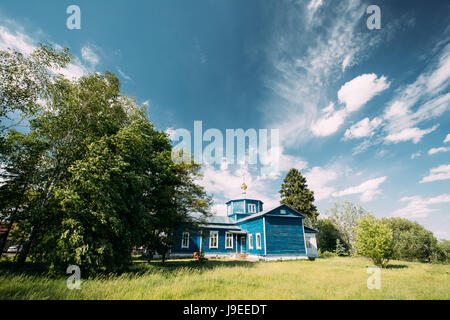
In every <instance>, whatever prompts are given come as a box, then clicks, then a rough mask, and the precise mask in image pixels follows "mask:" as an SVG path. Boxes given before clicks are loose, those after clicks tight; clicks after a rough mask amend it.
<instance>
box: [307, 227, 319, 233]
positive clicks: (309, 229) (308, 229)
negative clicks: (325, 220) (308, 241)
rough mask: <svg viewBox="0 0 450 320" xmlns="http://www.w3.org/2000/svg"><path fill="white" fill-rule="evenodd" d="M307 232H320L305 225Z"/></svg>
mask: <svg viewBox="0 0 450 320" xmlns="http://www.w3.org/2000/svg"><path fill="white" fill-rule="evenodd" d="M305 232H306V233H317V232H319V230H316V229H313V228H310V227H307V226H305Z"/></svg>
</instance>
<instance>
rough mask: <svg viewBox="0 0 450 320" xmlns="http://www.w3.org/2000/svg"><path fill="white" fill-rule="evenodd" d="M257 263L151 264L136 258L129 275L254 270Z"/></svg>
mask: <svg viewBox="0 0 450 320" xmlns="http://www.w3.org/2000/svg"><path fill="white" fill-rule="evenodd" d="M254 265H255V262H251V261H244V260H225V259H224V260H219V259H208V260H206V261H203V262H200V261H198V260H192V259H189V260H188V259H179V260H168V261H166V262H164V263H162V261H161V260H152V261H151V262H150V264H149V263H148V262H147V261H146V260H145V259H143V258H134V259H133V264H132V266H131V267H130V270H128V271H127V273H135V274H141V273H147V272H152V271H156V272H158V271H160V272H177V271H181V270H186V269H192V270H193V271H194V270H195V271H206V270H213V269H216V268H234V267H244V268H252V267H254Z"/></svg>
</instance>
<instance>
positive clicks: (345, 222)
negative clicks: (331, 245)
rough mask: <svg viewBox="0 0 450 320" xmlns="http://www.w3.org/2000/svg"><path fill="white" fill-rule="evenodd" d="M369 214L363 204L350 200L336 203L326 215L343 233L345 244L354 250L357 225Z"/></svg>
mask: <svg viewBox="0 0 450 320" xmlns="http://www.w3.org/2000/svg"><path fill="white" fill-rule="evenodd" d="M368 214H369V213H368V212H367V211H366V210H365V209H364V208H363V207H362V206H361V205H356V204H354V203H352V202H350V201H344V202H341V203H335V204H334V205H333V207H332V208H330V209H328V210H327V212H326V215H327V216H328V217H329V219H330V221H331V222H332V223H333V225H334V226H335V227H336V228H337V230H338V231H339V234H340V235H341V238H340V241H341V240H342V242H343V245H344V246H345V247H346V248H348V249H349V250H350V251H354V250H353V242H354V239H355V227H356V225H357V224H358V222H359V220H361V219H362V218H364V217H366V216H367V215H368Z"/></svg>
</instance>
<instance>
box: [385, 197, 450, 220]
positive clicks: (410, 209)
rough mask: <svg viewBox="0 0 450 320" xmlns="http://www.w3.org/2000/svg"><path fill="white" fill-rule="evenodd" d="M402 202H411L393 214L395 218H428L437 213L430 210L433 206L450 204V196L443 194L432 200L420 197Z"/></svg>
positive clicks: (402, 199) (403, 199) (409, 198)
mask: <svg viewBox="0 0 450 320" xmlns="http://www.w3.org/2000/svg"><path fill="white" fill-rule="evenodd" d="M400 201H401V202H409V203H408V205H407V206H406V207H404V208H401V209H398V210H396V211H394V212H393V213H392V215H393V216H396V217H403V218H426V217H427V216H428V214H429V213H431V212H435V211H437V210H436V209H433V208H430V205H433V204H442V203H449V202H450V194H442V195H439V196H437V197H432V198H425V199H424V198H422V197H420V196H413V197H404V198H401V199H400Z"/></svg>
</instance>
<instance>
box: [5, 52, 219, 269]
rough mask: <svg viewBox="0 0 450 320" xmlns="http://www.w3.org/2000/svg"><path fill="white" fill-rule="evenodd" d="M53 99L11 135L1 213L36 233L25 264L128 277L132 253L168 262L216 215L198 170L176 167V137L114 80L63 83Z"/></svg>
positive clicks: (51, 88) (50, 85)
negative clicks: (177, 246)
mask: <svg viewBox="0 0 450 320" xmlns="http://www.w3.org/2000/svg"><path fill="white" fill-rule="evenodd" d="M57 58H58V57H55V59H56V60H57ZM55 63H56V62H55ZM48 66H53V65H52V64H51V63H49V65H48ZM22 67H23V66H22ZM39 88H40V87H39ZM39 88H38V89H39ZM38 89H36V90H38ZM39 90H44V89H42V88H40V89H39ZM44 94H45V97H46V100H45V108H43V109H41V110H39V112H36V113H35V114H34V117H33V119H32V120H30V126H29V129H30V130H29V132H28V133H19V132H16V131H14V130H8V131H7V134H6V136H5V140H4V141H5V144H4V148H3V152H2V153H1V159H0V161H1V162H2V163H4V173H3V174H2V175H3V176H4V177H5V178H6V179H5V180H6V182H5V183H4V184H3V185H2V186H1V188H2V191H4V192H2V195H1V197H3V198H2V200H4V201H2V205H1V207H0V210H1V211H0V212H1V214H2V216H3V217H8V219H10V220H12V221H14V222H17V223H18V225H20V230H28V231H27V236H26V239H25V240H24V246H23V248H22V250H21V251H20V254H19V256H18V263H19V264H23V263H24V262H25V259H26V257H27V256H28V253H31V258H32V261H34V262H39V263H42V264H45V265H47V266H48V267H49V269H55V270H56V269H59V270H63V269H65V268H66V267H67V265H69V264H76V265H78V266H80V267H81V268H82V270H83V272H88V273H90V272H92V271H99V270H103V271H116V270H122V269H124V268H126V267H127V266H128V265H129V262H130V254H131V250H132V248H133V247H135V246H142V245H147V244H149V243H151V244H152V245H153V246H154V247H156V248H157V250H158V252H159V253H164V251H165V250H166V251H167V250H168V248H169V247H170V244H171V242H172V241H173V233H174V232H175V230H177V228H178V227H179V226H180V225H181V224H183V223H186V222H190V221H191V220H192V219H191V217H190V214H191V213H192V212H200V213H201V214H204V215H207V214H208V212H209V211H208V210H209V205H210V203H211V201H210V198H209V197H208V196H207V195H206V193H205V191H204V190H203V188H202V187H200V186H198V185H197V184H196V181H197V179H198V178H199V168H200V167H199V165H198V164H194V163H192V164H176V163H174V162H173V161H172V158H171V148H172V146H171V144H170V141H169V139H168V137H167V135H166V134H165V133H164V132H162V131H158V130H155V128H154V126H153V124H152V123H151V122H150V121H149V119H148V118H147V116H146V113H145V110H144V109H143V108H141V107H140V106H139V105H138V104H137V103H136V102H135V101H134V100H133V99H131V98H128V97H126V96H123V95H122V94H121V93H120V82H119V80H118V79H117V78H116V77H115V76H114V75H113V74H112V73H109V72H106V73H105V74H91V75H87V76H84V77H82V78H80V79H79V80H77V81H69V80H67V79H64V78H62V77H55V78H53V79H52V81H49V82H46V86H45V92H42V95H44ZM19 96H20V95H19ZM33 97H34V96H33ZM33 97H32V98H33ZM36 97H41V96H40V95H38V94H36ZM34 98H35V97H34ZM34 98H33V99H34ZM27 99H28V98H27ZM29 99H31V98H29ZM13 107H14V106H13ZM194 227H195V224H194ZM155 234H156V235H157V236H156V237H154V236H153V235H155ZM152 237H153V238H152Z"/></svg>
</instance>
